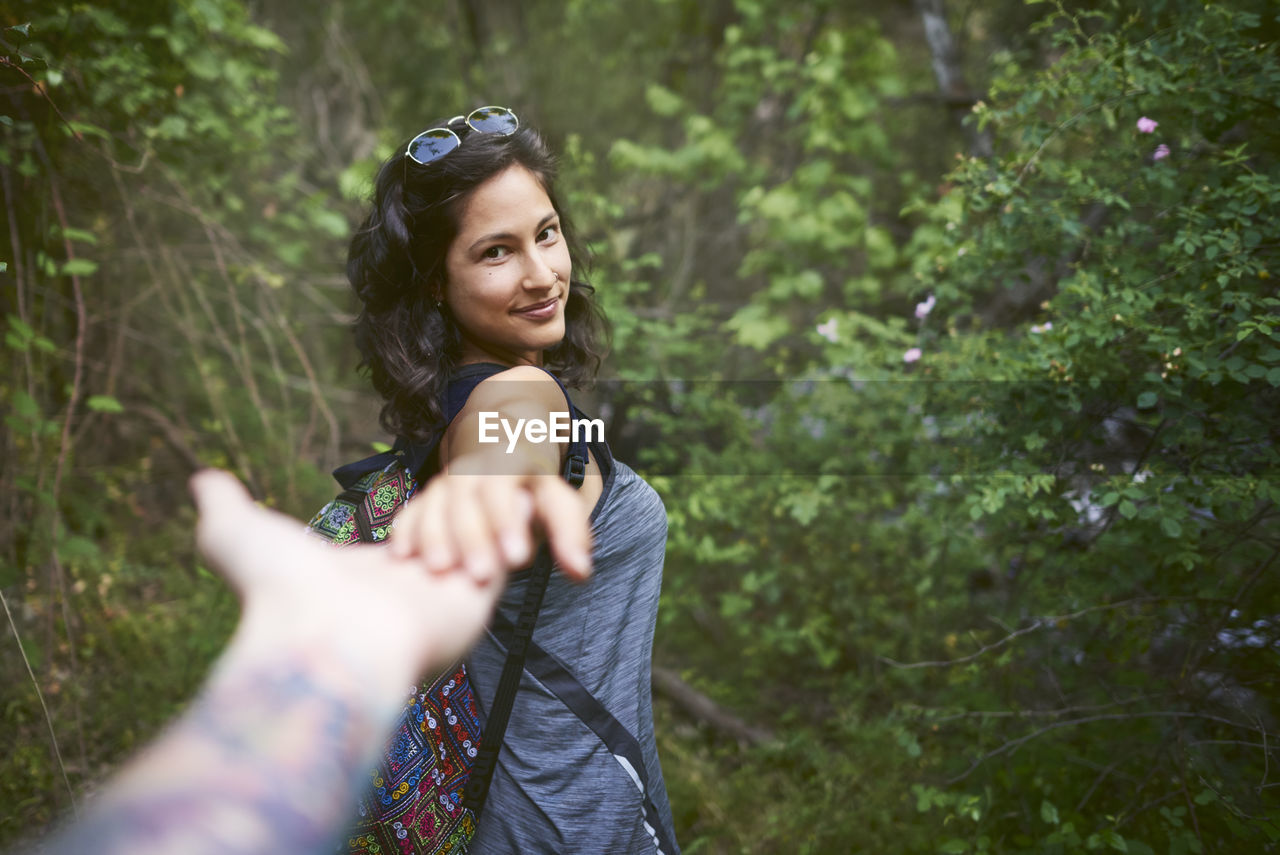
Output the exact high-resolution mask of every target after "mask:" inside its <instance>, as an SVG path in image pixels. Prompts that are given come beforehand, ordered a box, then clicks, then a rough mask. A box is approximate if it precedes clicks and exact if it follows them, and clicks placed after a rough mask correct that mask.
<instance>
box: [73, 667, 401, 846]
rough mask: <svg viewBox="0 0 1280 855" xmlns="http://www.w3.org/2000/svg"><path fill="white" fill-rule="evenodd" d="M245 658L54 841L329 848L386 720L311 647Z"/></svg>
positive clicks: (352, 679) (353, 679)
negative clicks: (257, 660)
mask: <svg viewBox="0 0 1280 855" xmlns="http://www.w3.org/2000/svg"><path fill="white" fill-rule="evenodd" d="M273 657H274V659H275V661H273V662H271V663H269V664H262V665H249V664H247V663H241V664H240V665H239V666H238V667H237V668H234V669H225V670H224V673H223V674H222V676H220V677H215V679H214V680H213V682H212V683H211V685H210V686H209V688H208V689H207V690H206V691H205V693H204V695H203V696H202V697H201V698H199V700H198V701H197V702H196V705H195V706H194V707H193V708H192V710H191V711H190V712H189V713H188V714H187V715H186V716H184V717H183V719H182V721H181V722H180V723H179V724H178V725H177V726H176V727H175V728H174V729H173V730H171V731H170V732H169V733H168V734H166V735H165V736H164V737H162V738H161V740H160V741H159V742H157V743H156V744H155V745H154V746H152V747H151V748H150V749H148V750H147V752H146V753H145V754H143V755H142V756H141V757H139V758H138V759H137V760H135V761H134V762H133V764H131V766H130V767H129V768H127V769H126V770H125V772H124V773H123V774H122V776H121V777H120V778H119V779H117V780H116V782H115V783H114V784H113V786H112V787H111V789H110V791H109V793H108V794H107V795H106V796H104V797H103V799H102V801H101V802H100V803H99V804H98V805H96V806H95V807H94V809H93V811H92V814H91V815H90V816H87V817H86V818H85V820H84V821H82V822H81V823H79V824H77V826H76V827H74V828H72V829H70V830H69V831H68V832H67V833H66V834H65V835H64V837H63V838H61V839H60V840H59V841H58V842H57V843H55V845H54V846H53V847H51V849H50V850H49V851H50V852H51V853H54V855H71V853H76V855H79V853H95V855H97V853H103V855H106V853H125V852H128V853H144V855H145V853H153V852H154V853H195V855H204V853H209V855H213V853H218V855H231V853H236V855H244V853H267V852H273V853H274V852H289V853H309V852H323V851H331V850H332V848H333V847H332V846H331V845H329V844H331V842H332V841H333V840H334V839H335V838H336V832H337V831H338V830H340V827H341V824H342V822H343V821H344V820H345V819H346V818H347V817H348V815H349V814H350V812H351V810H352V809H353V806H354V803H355V802H354V792H355V784H356V781H357V778H358V776H359V774H360V772H361V771H362V770H363V766H364V764H365V763H367V761H368V760H369V757H370V754H371V752H372V751H373V750H375V749H376V748H377V747H378V745H379V744H380V742H381V739H382V738H383V735H384V734H383V731H384V730H385V728H386V727H387V725H388V722H387V721H386V720H384V716H383V714H382V712H381V711H380V710H378V708H377V707H375V706H371V705H370V704H369V703H368V702H367V701H366V700H365V696H366V695H365V693H366V692H367V688H366V689H364V690H362V689H361V687H360V686H359V684H358V683H357V679H356V678H357V675H355V674H343V673H342V672H341V670H340V669H338V668H337V667H336V666H335V665H334V663H333V662H332V661H330V662H324V663H322V662H319V661H317V657H316V655H315V654H309V655H307V656H306V657H302V656H295V657H280V656H279V655H277V654H273Z"/></svg>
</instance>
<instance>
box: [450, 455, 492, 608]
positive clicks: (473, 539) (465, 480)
mask: <svg viewBox="0 0 1280 855" xmlns="http://www.w3.org/2000/svg"><path fill="white" fill-rule="evenodd" d="M498 477H499V476H494V475H455V476H450V478H451V480H453V481H454V482H455V483H456V484H457V487H458V488H457V489H456V490H453V491H451V492H452V493H453V495H452V496H451V497H450V498H451V500H450V502H449V503H448V506H447V507H446V508H445V511H446V513H447V514H448V525H447V529H448V532H447V536H448V537H449V538H450V539H451V540H452V545H453V549H454V550H455V551H456V553H457V554H459V555H460V556H461V559H462V564H463V566H464V567H465V568H466V570H467V573H469V574H470V575H471V577H472V578H473V579H475V580H476V581H477V582H480V583H482V584H487V583H488V582H489V581H491V580H492V579H493V578H494V577H495V576H497V574H498V571H499V569H500V567H501V562H500V560H499V556H498V553H497V534H496V531H495V526H494V521H493V520H491V519H490V512H489V509H488V508H487V507H486V502H485V499H484V498H483V496H482V490H485V489H492V488H493V487H491V486H490V487H486V486H485V484H484V481H485V480H487V479H490V478H498ZM499 489H500V487H499Z"/></svg>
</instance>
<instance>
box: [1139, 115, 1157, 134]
mask: <svg viewBox="0 0 1280 855" xmlns="http://www.w3.org/2000/svg"><path fill="white" fill-rule="evenodd" d="M1159 126H1160V123H1159V122H1157V121H1156V120H1155V119H1148V118H1147V117H1146V116H1143V117H1142V118H1141V119H1139V120H1138V133H1140V134H1149V133H1151V132H1152V131H1154V130H1155V129H1156V128H1158V127H1159Z"/></svg>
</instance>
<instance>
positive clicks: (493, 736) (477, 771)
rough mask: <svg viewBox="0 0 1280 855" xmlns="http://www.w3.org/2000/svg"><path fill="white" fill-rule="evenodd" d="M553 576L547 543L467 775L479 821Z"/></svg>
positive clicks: (468, 796) (469, 800)
mask: <svg viewBox="0 0 1280 855" xmlns="http://www.w3.org/2000/svg"><path fill="white" fill-rule="evenodd" d="M550 579H551V553H550V551H549V550H548V548H547V546H546V544H543V546H542V547H541V548H540V549H539V550H538V557H537V558H535V559H534V562H533V568H532V569H531V570H530V571H529V582H528V586H527V587H526V588H525V591H524V603H523V604H522V605H521V606H520V617H519V619H518V620H517V621H516V624H515V626H514V627H513V628H512V632H511V635H510V643H509V644H508V646H507V658H506V661H505V662H504V663H503V665H502V676H501V677H499V678H498V689H497V691H496V692H494V695H493V706H492V709H491V710H490V711H489V716H488V718H487V720H486V721H485V725H484V733H483V734H482V735H481V737H480V749H479V751H478V752H477V754H476V760H475V765H473V766H472V767H471V775H470V777H468V778H467V788H466V790H465V791H464V792H463V797H462V798H463V804H464V805H465V806H466V807H467V808H469V809H470V810H471V811H472V813H474V814H475V815H476V819H477V821H478V820H479V819H480V812H481V811H482V810H484V802H485V798H486V797H487V796H488V795H489V783H490V781H492V780H493V770H494V767H496V766H497V765H498V753H499V752H500V751H501V750H502V739H503V736H504V734H506V732H507V722H508V721H510V719H511V707H512V706H513V705H514V703H515V699H516V691H517V690H518V689H519V688H520V675H521V674H522V673H523V672H524V660H525V657H526V656H527V655H528V653H529V644H530V643H531V642H532V641H533V627H534V624H536V623H537V622H538V612H539V611H540V610H541V609H542V599H543V596H544V595H545V594H546V593H547V582H548V581H549V580H550Z"/></svg>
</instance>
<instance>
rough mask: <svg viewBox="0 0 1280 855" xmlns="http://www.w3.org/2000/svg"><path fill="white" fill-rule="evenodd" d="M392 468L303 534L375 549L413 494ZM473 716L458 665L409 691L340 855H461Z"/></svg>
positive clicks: (474, 738)
mask: <svg viewBox="0 0 1280 855" xmlns="http://www.w3.org/2000/svg"><path fill="white" fill-rule="evenodd" d="M417 488H418V485H417V482H416V481H415V480H414V477H413V474H412V473H411V472H410V471H409V470H408V469H406V468H404V466H403V465H402V464H401V463H400V462H399V461H396V462H394V463H392V464H390V465H389V466H387V467H386V468H385V469H381V470H377V471H374V472H370V473H369V474H367V475H364V476H363V477H361V478H360V480H358V481H356V482H355V484H353V485H352V486H351V488H350V489H347V490H345V491H343V493H342V495H340V496H339V497H338V498H336V499H334V500H333V501H332V502H330V503H329V504H327V505H325V506H324V508H322V509H321V510H320V512H319V513H317V514H316V515H315V517H314V518H313V519H312V520H311V523H310V524H309V525H308V529H309V530H310V531H311V532H312V533H313V534H315V535H317V536H319V537H322V538H324V539H325V540H327V541H329V542H330V543H332V544H333V545H334V546H346V545H348V544H352V543H359V542H360V540H361V536H360V532H361V529H364V530H365V531H367V532H368V533H369V536H368V539H369V540H370V541H372V542H374V543H377V542H379V541H382V540H386V538H387V536H388V535H390V534H391V529H392V526H393V517H394V516H395V514H396V511H398V510H399V509H400V506H401V505H403V504H404V503H405V502H406V501H408V500H409V499H410V498H411V497H412V496H413V495H414V493H416V492H417ZM480 733H481V726H480V716H479V711H478V710H477V708H476V701H475V695H474V694H473V692H472V690H471V683H470V681H469V680H468V679H467V670H466V667H465V666H463V665H462V664H459V665H458V666H457V667H456V668H453V669H451V670H449V671H446V672H445V673H444V674H443V675H441V676H440V677H439V678H438V679H436V680H435V681H434V682H432V683H426V684H423V685H422V686H420V687H417V688H415V689H414V691H413V693H412V694H411V695H410V696H409V698H408V701H407V703H406V704H405V707H404V710H402V711H401V714H400V718H399V720H398V721H397V723H396V727H395V730H394V731H393V732H392V734H391V736H390V738H389V739H388V740H387V744H386V747H385V749H384V750H383V753H382V758H381V760H380V761H379V763H378V765H377V766H376V767H375V768H374V769H372V770H371V771H370V774H369V786H368V787H367V788H366V789H365V790H364V792H363V793H362V794H361V797H360V802H359V805H358V806H357V812H356V820H355V822H354V823H353V825H352V826H351V829H350V831H349V833H348V836H347V841H346V846H345V848H344V849H343V851H345V852H348V853H350V855H465V853H466V852H467V847H468V844H469V842H470V840H471V837H472V835H473V834H474V833H475V828H476V823H475V815H474V814H473V813H472V812H471V811H470V810H469V809H467V808H466V807H464V806H463V804H462V793H463V790H465V789H466V785H467V778H468V776H469V775H470V774H471V767H472V765H473V764H474V762H475V757H476V753H477V749H478V748H479V745H480Z"/></svg>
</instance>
